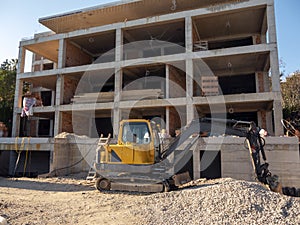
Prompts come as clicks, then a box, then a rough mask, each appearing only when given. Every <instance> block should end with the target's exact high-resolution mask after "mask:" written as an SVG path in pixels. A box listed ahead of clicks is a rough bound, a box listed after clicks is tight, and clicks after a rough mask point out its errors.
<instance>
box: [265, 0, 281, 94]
mask: <svg viewBox="0 0 300 225" xmlns="http://www.w3.org/2000/svg"><path fill="white" fill-rule="evenodd" d="M267 21H268V34H269V43H270V44H277V34H276V24H275V10H274V3H272V4H268V5H267ZM270 64H271V74H272V90H273V91H276V92H280V72H279V60H278V50H277V47H276V48H275V49H273V50H272V51H271V52H270Z"/></svg>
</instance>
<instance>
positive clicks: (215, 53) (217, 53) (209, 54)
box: [17, 44, 276, 79]
mask: <svg viewBox="0 0 300 225" xmlns="http://www.w3.org/2000/svg"><path fill="white" fill-rule="evenodd" d="M274 49H276V45H275V44H270V45H267V44H261V45H252V46H244V47H236V48H228V49H218V50H210V51H201V52H194V53H188V54H184V53H183V54H176V55H164V56H156V57H149V58H147V59H145V58H139V59H131V60H125V61H121V62H120V67H128V66H132V65H135V66H139V65H145V64H149V63H162V62H164V63H172V62H176V61H184V60H185V59H202V58H214V57H225V56H231V55H239V54H256V53H264V52H271V51H273V50H274ZM117 63H118V62H117ZM115 67H116V62H109V63H99V64H91V65H84V66H76V67H68V68H62V69H54V70H47V71H40V72H33V73H21V74H18V76H17V78H18V79H29V78H31V77H44V76H50V75H56V74H72V73H80V72H86V71H95V70H105V69H114V68H115Z"/></svg>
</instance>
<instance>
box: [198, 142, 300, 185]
mask: <svg viewBox="0 0 300 225" xmlns="http://www.w3.org/2000/svg"><path fill="white" fill-rule="evenodd" d="M203 140H204V141H203V142H201V144H200V145H198V148H197V151H201V150H202V151H216V149H220V151H221V176H222V177H232V178H235V179H243V180H248V181H254V180H255V179H254V178H255V174H254V169H253V166H252V161H251V156H250V153H249V150H248V149H246V148H245V147H244V141H245V138H241V137H209V138H204V139H203ZM265 141H266V145H265V153H266V157H267V162H268V163H269V164H270V166H269V169H270V171H271V172H272V174H276V175H278V176H279V178H280V181H281V182H282V184H283V186H287V187H300V175H299V174H300V158H299V144H298V139H297V138H294V137H266V138H265ZM194 156H196V157H198V156H199V153H195V152H194ZM195 162H196V163H197V160H196V161H195V160H194V163H195ZM262 162H263V161H262ZM201 163H203V162H200V164H201ZM198 167H200V165H198V166H197V165H194V168H198ZM194 171H195V169H194ZM197 176H198V177H199V174H195V172H194V177H197Z"/></svg>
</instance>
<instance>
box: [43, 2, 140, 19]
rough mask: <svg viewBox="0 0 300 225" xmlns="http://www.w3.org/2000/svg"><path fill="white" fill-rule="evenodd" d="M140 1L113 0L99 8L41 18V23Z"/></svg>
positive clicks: (88, 8) (93, 7) (98, 6)
mask: <svg viewBox="0 0 300 225" xmlns="http://www.w3.org/2000/svg"><path fill="white" fill-rule="evenodd" d="M140 1H142V0H119V1H114V0H113V2H109V3H105V4H101V5H97V6H91V7H87V8H83V9H78V10H73V11H69V12H65V13H59V14H55V15H53V16H46V17H41V18H39V23H42V22H44V21H47V20H51V19H55V18H59V17H65V16H70V15H74V14H80V13H84V12H89V11H93V10H99V9H104V8H109V7H115V6H120V5H125V4H129V3H134V2H140Z"/></svg>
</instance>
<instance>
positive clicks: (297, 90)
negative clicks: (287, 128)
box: [281, 71, 300, 117]
mask: <svg viewBox="0 0 300 225" xmlns="http://www.w3.org/2000/svg"><path fill="white" fill-rule="evenodd" d="M281 92H282V98H283V110H284V116H285V117H290V115H291V114H292V112H295V111H300V71H296V72H295V73H294V74H293V75H291V76H289V77H287V78H286V81H284V82H281Z"/></svg>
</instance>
